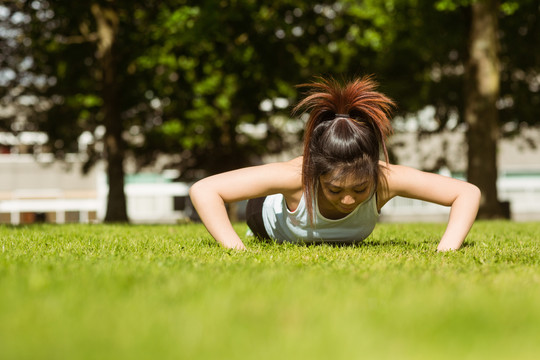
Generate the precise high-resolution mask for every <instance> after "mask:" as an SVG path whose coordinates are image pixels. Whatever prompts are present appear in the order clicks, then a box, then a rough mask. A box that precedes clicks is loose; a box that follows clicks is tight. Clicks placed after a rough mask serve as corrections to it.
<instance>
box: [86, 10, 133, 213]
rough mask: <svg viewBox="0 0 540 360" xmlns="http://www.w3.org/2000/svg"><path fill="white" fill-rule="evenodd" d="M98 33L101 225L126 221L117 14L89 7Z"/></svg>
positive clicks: (112, 11)
mask: <svg viewBox="0 0 540 360" xmlns="http://www.w3.org/2000/svg"><path fill="white" fill-rule="evenodd" d="M91 10H92V14H93V15H94V17H95V19H96V24H97V32H98V51H97V55H96V56H97V58H98V60H99V61H100V63H101V70H102V74H101V76H102V79H101V86H102V93H103V117H104V118H103V122H104V124H105V128H106V133H105V154H106V159H107V177H108V181H109V194H108V196H107V212H106V214H105V219H104V221H105V222H127V221H128V216H127V209H126V195H125V192H124V175H125V174H124V156H125V145H124V141H123V139H122V121H121V116H120V108H119V106H118V104H119V90H120V89H119V86H118V74H117V58H116V56H117V55H116V53H115V49H116V46H115V41H116V37H117V34H118V22H119V20H118V14H117V13H116V11H115V10H114V9H112V8H103V7H101V6H100V5H98V4H93V5H92V8H91Z"/></svg>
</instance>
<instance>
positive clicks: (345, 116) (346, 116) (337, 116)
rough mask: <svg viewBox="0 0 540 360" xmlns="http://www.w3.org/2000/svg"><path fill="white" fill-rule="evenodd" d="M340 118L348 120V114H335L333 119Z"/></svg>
mask: <svg viewBox="0 0 540 360" xmlns="http://www.w3.org/2000/svg"><path fill="white" fill-rule="evenodd" d="M341 117H344V118H347V119H348V118H350V116H349V114H336V116H335V117H334V119H337V118H341Z"/></svg>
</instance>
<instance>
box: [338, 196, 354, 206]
mask: <svg viewBox="0 0 540 360" xmlns="http://www.w3.org/2000/svg"><path fill="white" fill-rule="evenodd" d="M355 202H356V200H354V198H353V197H352V196H350V195H345V196H344V197H343V198H341V203H342V204H343V205H352V204H354V203H355Z"/></svg>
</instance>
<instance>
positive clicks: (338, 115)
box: [293, 76, 394, 221]
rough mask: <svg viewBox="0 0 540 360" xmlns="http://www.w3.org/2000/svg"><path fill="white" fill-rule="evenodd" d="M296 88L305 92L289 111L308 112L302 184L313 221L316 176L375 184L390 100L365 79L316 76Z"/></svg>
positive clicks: (387, 125) (389, 125) (370, 80)
mask: <svg viewBox="0 0 540 360" xmlns="http://www.w3.org/2000/svg"><path fill="white" fill-rule="evenodd" d="M299 87H305V88H308V92H307V95H306V97H305V98H304V99H303V100H302V101H300V102H299V103H298V104H297V105H296V107H295V108H294V109H293V113H295V114H296V113H298V112H299V111H300V110H304V111H305V112H309V119H308V121H307V124H306V129H305V135H304V158H303V163H302V186H303V191H304V194H305V200H306V206H307V210H308V214H309V218H310V221H312V220H313V197H314V193H315V189H316V187H317V186H318V184H319V178H320V176H321V175H324V174H327V173H330V172H335V176H336V177H337V178H342V177H347V176H350V175H354V176H357V177H359V178H362V179H370V180H371V181H373V184H374V186H375V187H376V186H377V184H378V179H379V153H380V151H381V149H382V151H383V153H384V157H385V160H386V162H388V151H387V149H386V144H385V141H386V137H387V136H388V135H390V134H391V133H392V126H391V124H390V118H389V117H390V111H391V109H392V107H393V106H394V102H393V101H392V100H391V99H389V98H388V97H386V96H385V95H383V94H381V93H379V92H376V91H375V88H376V83H375V82H374V81H373V80H372V78H371V77H369V76H368V77H364V78H358V79H354V80H352V81H350V82H346V83H344V84H342V83H340V82H338V81H337V80H335V79H332V78H330V79H324V78H318V81H315V82H312V83H310V84H303V85H299Z"/></svg>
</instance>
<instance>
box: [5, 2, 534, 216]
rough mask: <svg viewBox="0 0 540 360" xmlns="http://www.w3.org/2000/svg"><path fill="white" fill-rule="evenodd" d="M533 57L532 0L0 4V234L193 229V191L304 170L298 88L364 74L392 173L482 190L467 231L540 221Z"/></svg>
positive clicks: (408, 210) (399, 204)
mask: <svg viewBox="0 0 540 360" xmlns="http://www.w3.org/2000/svg"><path fill="white" fill-rule="evenodd" d="M539 44H540V3H539V2H538V0H520V1H510V0H500V1H499V0H478V1H473V0H385V1H382V0H339V1H331V0H328V1H303V0H271V1H270V0H198V1H194V0H174V1H173V0H159V1H158V0H145V1H132V0H109V1H106V0H102V1H97V0H96V1H90V0H89V1H68V0H55V1H39V0H7V1H6V0H4V1H3V2H2V3H1V4H0V174H1V175H0V223H4V224H27V223H34V222H53V223H68V222H83V223H88V222H90V223H91V222H127V221H130V222H133V223H177V222H182V221H188V220H189V219H196V214H195V213H194V212H193V210H192V208H191V206H190V203H189V199H188V197H187V191H188V189H189V186H190V184H191V183H192V182H193V181H196V180H197V179H200V178H202V177H204V176H208V175H211V174H214V173H218V172H222V171H226V170H231V169H235V168H239V167H243V166H248V165H254V164H261V163H265V162H270V161H279V160H287V159H290V158H292V157H295V156H299V155H301V141H302V135H303V126H304V122H305V120H306V118H305V116H300V117H296V118H293V117H291V114H290V112H291V108H292V106H294V104H295V103H296V102H297V101H298V100H299V98H301V96H302V93H301V92H299V91H298V89H297V88H296V87H295V85H297V84H301V83H305V82H310V81H312V80H314V78H315V76H319V75H322V76H333V77H336V78H338V79H350V78H352V77H355V76H363V75H370V74H373V75H374V76H375V79H376V81H377V82H378V83H379V84H380V87H379V90H380V91H382V92H384V93H386V94H387V95H388V96H390V97H391V98H393V99H394V100H395V101H396V103H397V105H398V106H397V109H396V112H395V114H394V119H393V125H394V129H395V134H394V136H393V137H392V138H390V140H389V150H390V154H391V161H392V162H394V163H399V164H404V165H409V166H413V167H416V168H418V169H422V170H426V171H431V172H437V173H440V174H443V175H446V176H453V177H456V178H461V179H468V180H469V181H470V182H472V183H474V184H476V185H478V186H479V187H480V189H481V190H482V194H483V195H482V204H481V209H480V213H479V218H482V219H492V218H509V219H513V220H539V219H540V149H539V148H538V146H539V145H540V46H539ZM230 213H231V217H232V218H233V220H235V219H240V220H241V219H242V204H232V205H231V207H230ZM447 214H448V209H447V208H444V207H440V206H435V205H431V204H427V203H422V202H419V201H413V200H409V199H394V200H392V202H390V203H389V204H388V205H386V206H385V208H383V212H382V220H383V221H440V220H444V219H446V216H447Z"/></svg>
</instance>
